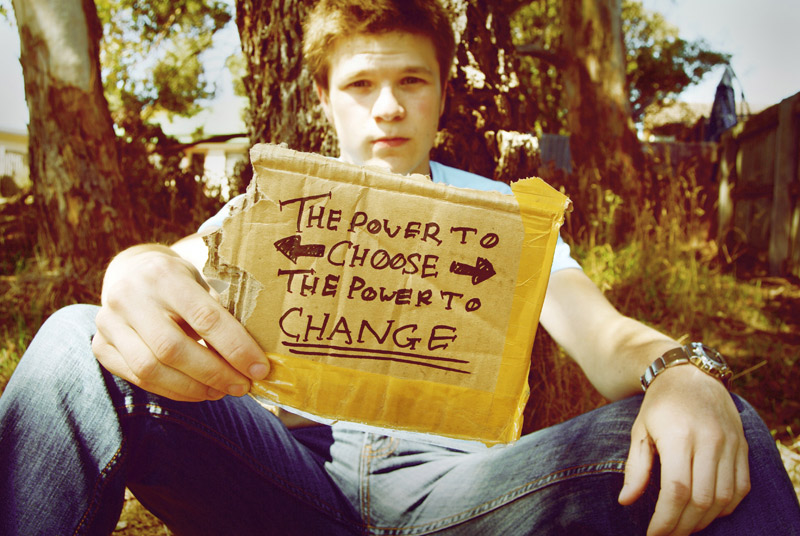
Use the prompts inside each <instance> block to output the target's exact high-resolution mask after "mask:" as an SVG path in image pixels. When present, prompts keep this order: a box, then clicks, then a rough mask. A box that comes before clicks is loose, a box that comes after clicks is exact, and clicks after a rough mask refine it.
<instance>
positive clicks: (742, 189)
mask: <svg viewBox="0 0 800 536" xmlns="http://www.w3.org/2000/svg"><path fill="white" fill-rule="evenodd" d="M798 158H800V93H797V94H796V95H794V96H792V97H789V98H787V99H785V100H783V101H782V102H781V103H779V104H776V105H774V106H772V107H770V108H767V109H766V110H764V111H763V112H761V113H760V114H758V115H755V116H753V117H751V118H750V119H748V120H747V122H745V123H740V124H739V125H736V126H735V127H734V128H732V129H731V130H729V131H727V132H726V133H725V134H724V135H723V136H722V139H721V140H720V151H719V168H718V172H717V178H718V182H719V207H718V209H719V212H718V215H719V219H718V226H719V227H718V233H719V234H718V237H719V239H720V241H721V242H722V243H723V244H725V247H726V248H727V250H728V252H729V253H730V254H731V255H732V256H733V257H735V256H736V254H737V251H738V252H741V251H745V250H749V251H753V252H755V253H756V254H757V255H758V256H759V257H766V259H767V261H768V263H769V270H770V274H771V275H776V276H780V275H788V274H794V275H796V276H800V236H798V228H800V165H798Z"/></svg>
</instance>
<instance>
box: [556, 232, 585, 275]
mask: <svg viewBox="0 0 800 536" xmlns="http://www.w3.org/2000/svg"><path fill="white" fill-rule="evenodd" d="M566 268H578V269H579V270H580V269H581V265H580V264H578V261H576V260H575V259H573V258H572V255H571V254H570V249H569V244H567V243H566V242H564V240H563V239H562V238H561V233H559V234H558V242H556V250H555V253H554V254H553V265H552V266H551V267H550V273H551V274H552V273H555V272H557V271H559V270H564V269H566Z"/></svg>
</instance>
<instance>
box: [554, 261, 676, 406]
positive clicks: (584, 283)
mask: <svg viewBox="0 0 800 536" xmlns="http://www.w3.org/2000/svg"><path fill="white" fill-rule="evenodd" d="M541 322H542V325H543V326H544V327H545V329H547V331H548V332H549V333H550V335H551V336H552V337H553V338H554V339H555V341H556V342H557V343H558V344H559V345H561V347H562V348H564V350H565V351H566V352H567V353H568V354H569V355H570V356H571V357H572V358H573V359H574V360H575V361H576V362H577V363H578V364H579V365H580V366H581V368H582V369H583V371H584V373H585V374H586V376H587V377H588V378H589V380H590V381H591V382H592V384H593V385H594V386H595V388H597V390H598V391H600V393H601V394H602V395H603V396H605V397H606V398H608V399H610V400H618V399H620V398H624V397H626V396H630V395H632V394H635V393H637V392H639V391H640V389H641V388H640V386H639V385H640V384H639V377H640V376H641V375H642V373H643V372H644V370H645V368H646V367H647V366H648V365H649V364H650V363H652V362H653V360H654V359H656V358H657V357H658V356H660V355H661V354H663V353H664V352H665V351H667V350H670V349H672V348H675V347H676V346H678V343H677V342H676V341H675V340H673V339H671V338H670V337H668V336H666V335H664V334H662V333H659V332H658V331H657V330H655V329H652V328H650V327H648V326H645V325H644V324H642V323H640V322H637V321H635V320H633V319H631V318H628V317H626V316H623V315H622V314H620V313H619V312H618V311H617V310H616V309H615V308H614V307H613V306H612V305H611V304H610V303H609V302H608V300H607V299H606V298H605V297H604V296H603V294H602V293H601V292H600V290H599V289H598V288H597V287H596V286H595V284H594V283H593V282H592V281H591V280H590V279H589V278H588V277H587V276H586V275H585V274H584V273H583V272H581V271H580V270H563V271H561V272H556V273H555V274H553V276H552V277H551V278H550V283H549V285H548V289H547V296H546V299H545V303H544V307H543V309H542V317H541Z"/></svg>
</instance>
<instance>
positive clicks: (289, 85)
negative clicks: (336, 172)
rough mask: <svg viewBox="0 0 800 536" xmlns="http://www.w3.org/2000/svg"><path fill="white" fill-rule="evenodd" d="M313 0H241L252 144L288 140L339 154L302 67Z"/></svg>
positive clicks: (297, 147) (293, 145) (238, 14)
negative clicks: (305, 22) (305, 28)
mask: <svg viewBox="0 0 800 536" xmlns="http://www.w3.org/2000/svg"><path fill="white" fill-rule="evenodd" d="M312 5H313V2H312V1H311V0H283V1H271V2H270V1H266V2H265V1H261V0H236V24H237V26H238V28H239V38H240V40H241V43H242V52H244V57H245V61H246V65H247V74H246V75H245V77H244V87H245V91H246V93H247V97H248V99H249V107H248V110H247V118H246V123H247V130H248V134H249V136H250V142H251V143H286V144H287V145H288V146H289V148H291V149H295V150H297V151H310V152H318V153H321V154H327V155H336V154H338V145H337V142H336V137H335V135H334V133H333V131H332V129H331V128H330V127H329V126H328V124H327V120H326V119H325V115H324V114H323V112H322V108H321V107H320V106H319V103H318V99H317V95H316V93H315V91H314V84H313V80H312V79H311V75H310V73H309V72H308V70H307V69H304V68H303V27H302V21H303V20H305V15H306V13H307V12H308V11H309V10H310V8H311V6H312Z"/></svg>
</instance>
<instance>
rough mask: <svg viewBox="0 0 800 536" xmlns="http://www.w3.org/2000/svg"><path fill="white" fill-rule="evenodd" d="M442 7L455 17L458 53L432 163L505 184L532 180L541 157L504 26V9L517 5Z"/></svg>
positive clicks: (455, 0)
mask: <svg viewBox="0 0 800 536" xmlns="http://www.w3.org/2000/svg"><path fill="white" fill-rule="evenodd" d="M443 3H444V4H445V7H446V8H447V9H448V10H449V11H450V12H451V13H453V15H454V17H453V18H454V29H455V32H456V37H457V39H458V48H457V50H456V67H455V72H454V75H453V76H452V77H451V79H450V88H449V90H448V95H447V99H448V104H447V108H446V110H445V114H444V117H443V118H442V122H441V127H442V128H441V131H440V133H439V136H438V138H437V147H436V149H435V150H434V156H435V158H436V159H437V160H439V161H441V162H442V163H444V164H448V165H452V166H454V167H457V168H460V169H465V170H467V171H472V172H473V173H478V174H479V175H484V176H487V177H492V178H494V179H496V180H501V181H504V182H510V181H512V180H516V179H520V178H524V177H528V176H532V175H535V174H536V173H537V171H538V169H539V164H540V159H539V153H538V150H537V146H536V143H535V140H534V137H533V136H532V135H531V134H530V132H529V131H528V125H525V124H524V122H525V121H524V118H525V109H524V108H525V100H524V98H523V95H522V92H521V90H520V84H519V78H518V77H517V67H518V60H517V56H516V50H515V47H514V44H513V43H512V41H511V30H510V28H509V23H508V13H509V11H508V10H510V9H514V8H515V6H516V3H513V2H506V5H502V4H503V3H502V2H499V3H498V2H485V1H482V0H444V2H443ZM465 155H469V158H464V157H465Z"/></svg>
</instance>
